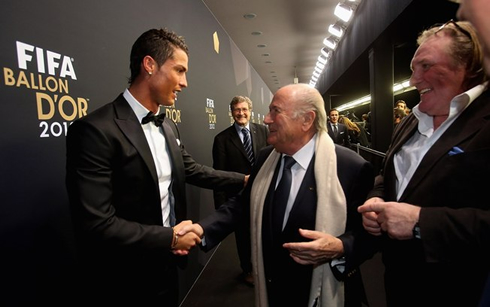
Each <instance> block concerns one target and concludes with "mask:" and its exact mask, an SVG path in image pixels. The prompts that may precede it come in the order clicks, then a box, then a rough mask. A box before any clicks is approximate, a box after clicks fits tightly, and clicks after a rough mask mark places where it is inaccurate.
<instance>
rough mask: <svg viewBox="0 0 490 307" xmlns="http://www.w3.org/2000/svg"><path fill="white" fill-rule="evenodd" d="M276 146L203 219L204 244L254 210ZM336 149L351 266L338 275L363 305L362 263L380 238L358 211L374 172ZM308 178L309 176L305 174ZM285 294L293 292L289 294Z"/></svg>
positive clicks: (349, 295) (349, 299) (350, 301)
mask: <svg viewBox="0 0 490 307" xmlns="http://www.w3.org/2000/svg"><path fill="white" fill-rule="evenodd" d="M272 150H273V148H272V146H268V147H266V148H264V149H263V150H262V151H261V152H260V153H259V156H258V158H257V160H256V163H255V165H254V167H253V169H252V174H251V176H250V178H249V181H248V184H247V187H246V188H245V189H244V190H243V191H242V192H241V193H240V195H239V196H237V197H234V198H231V199H229V200H228V201H227V202H226V203H225V204H224V205H222V206H221V207H220V208H219V209H218V210H217V211H215V212H214V213H213V214H211V215H210V216H208V217H206V218H205V219H203V220H201V221H200V222H199V224H200V225H201V226H202V227H203V229H204V233H205V238H206V246H204V247H203V248H204V249H205V250H209V249H211V248H213V247H214V246H216V245H217V244H218V243H219V242H221V241H222V240H223V239H224V238H225V237H226V236H227V235H228V234H229V233H231V232H232V231H233V230H234V228H235V226H236V225H237V224H238V221H239V220H240V216H241V215H242V214H245V215H247V216H248V215H249V214H250V207H249V206H250V192H251V188H252V186H253V182H254V180H255V177H256V175H257V173H258V171H259V170H260V167H261V166H262V164H263V163H264V162H265V159H266V158H267V157H268V156H269V154H270V152H271V151H272ZM335 150H336V154H337V174H338V176H339V181H340V183H341V185H342V188H343V190H344V193H345V196H346V200H347V225H346V232H345V233H344V234H343V235H341V236H340V237H339V238H340V239H341V240H342V242H343V244H344V250H345V253H346V254H345V255H346V257H347V267H346V271H345V273H344V275H342V276H340V275H337V277H338V278H341V279H343V280H345V282H346V306H360V304H361V301H362V300H365V295H364V288H363V284H362V279H361V276H360V272H359V270H358V265H359V264H360V263H361V262H362V261H363V260H365V259H366V258H367V257H369V256H372V253H371V251H372V249H373V248H372V245H373V244H374V243H373V242H375V240H376V239H373V236H368V235H367V233H366V232H365V231H364V229H363V228H362V222H361V215H360V214H359V213H358V212H357V207H358V206H360V205H361V204H362V203H363V202H364V201H365V199H366V195H367V193H368V191H369V190H370V189H371V187H372V185H373V181H374V174H373V169H372V166H371V164H370V163H368V162H367V161H365V160H364V159H363V158H362V157H360V156H359V155H358V154H357V153H355V152H354V151H352V150H349V149H347V148H344V147H341V146H338V145H337V146H336V147H335ZM274 177H275V176H274ZM304 180H309V179H308V178H307V177H305V179H304ZM273 182H274V181H273ZM313 182H314V180H313ZM307 190H308V191H309V185H302V186H301V188H300V191H299V192H298V197H297V199H296V202H295V205H294V206H293V208H292V211H291V212H292V213H291V214H294V211H295V210H299V208H300V207H301V206H302V205H303V204H302V202H303V201H307V200H309V199H310V198H309V197H300V195H304V194H305V193H308V192H307ZM299 212H301V210H299ZM290 219H291V221H292V222H291V223H290V222H289V221H288V224H289V225H293V224H294V219H295V218H294V217H293V216H291V215H290ZM358 239H359V240H358ZM368 251H369V255H368V256H366V255H362V256H361V252H363V253H368ZM287 257H289V256H287ZM298 265H299V264H298ZM285 269H286V268H285ZM284 297H285V298H288V297H290V296H288V295H285V296H284Z"/></svg>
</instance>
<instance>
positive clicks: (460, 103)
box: [412, 83, 486, 137]
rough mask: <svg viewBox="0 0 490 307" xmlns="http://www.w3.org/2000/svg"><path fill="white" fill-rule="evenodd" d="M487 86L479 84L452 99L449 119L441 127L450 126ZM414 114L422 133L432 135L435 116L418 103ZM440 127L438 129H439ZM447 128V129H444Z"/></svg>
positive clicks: (413, 110) (414, 108)
mask: <svg viewBox="0 0 490 307" xmlns="http://www.w3.org/2000/svg"><path fill="white" fill-rule="evenodd" d="M485 88H486V83H484V84H479V85H477V86H475V87H473V88H471V89H469V90H467V91H466V92H464V93H461V94H459V95H457V96H456V97H454V98H453V99H452V100H451V103H450V105H449V115H448V117H447V119H446V120H445V121H444V122H443V123H442V125H441V126H440V127H439V129H441V128H443V127H446V128H447V127H449V126H450V125H451V124H452V123H453V122H454V120H455V119H456V118H457V117H458V116H459V115H460V114H461V113H462V112H463V111H464V110H465V109H466V108H467V107H468V106H469V105H470V104H471V103H472V102H473V101H474V100H475V99H476V98H478V96H480V95H481V93H483V91H484V90H485ZM412 112H413V114H414V115H415V117H416V118H417V119H418V120H419V125H418V130H419V132H420V133H421V134H423V135H425V136H427V137H430V136H431V135H432V134H433V133H434V122H433V117H432V116H430V115H427V114H425V113H423V112H421V111H420V110H419V105H418V104H417V105H416V106H415V107H413V109H412ZM439 129H438V130H439ZM444 130H445V129H444Z"/></svg>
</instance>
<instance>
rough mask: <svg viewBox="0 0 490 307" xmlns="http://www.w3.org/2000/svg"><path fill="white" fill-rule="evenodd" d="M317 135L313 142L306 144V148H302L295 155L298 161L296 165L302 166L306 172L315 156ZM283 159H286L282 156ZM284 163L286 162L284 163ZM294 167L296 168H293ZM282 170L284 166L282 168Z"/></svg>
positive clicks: (312, 139)
mask: <svg viewBox="0 0 490 307" xmlns="http://www.w3.org/2000/svg"><path fill="white" fill-rule="evenodd" d="M316 138H317V134H315V135H314V136H313V137H312V138H311V140H310V141H309V142H308V143H306V145H305V146H303V147H301V149H300V150H298V151H297V152H296V153H295V154H294V155H293V158H294V160H296V163H297V164H298V165H300V166H301V168H302V169H304V170H306V169H307V168H308V165H309V164H310V161H311V158H313V155H314V154H315V145H316ZM281 157H284V154H282V156H281ZM283 163H284V162H283ZM293 167H294V166H293ZM281 168H282V166H281Z"/></svg>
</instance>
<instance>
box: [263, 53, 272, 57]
mask: <svg viewBox="0 0 490 307" xmlns="http://www.w3.org/2000/svg"><path fill="white" fill-rule="evenodd" d="M270 55H271V54H270V53H262V56H270Z"/></svg>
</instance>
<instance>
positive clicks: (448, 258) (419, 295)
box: [369, 91, 490, 306]
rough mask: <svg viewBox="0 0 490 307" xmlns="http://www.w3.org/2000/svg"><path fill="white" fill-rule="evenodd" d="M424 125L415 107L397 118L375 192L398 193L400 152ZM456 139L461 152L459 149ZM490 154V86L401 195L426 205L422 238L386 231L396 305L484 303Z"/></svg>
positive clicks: (391, 196) (389, 284) (489, 251)
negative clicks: (393, 236)
mask: <svg viewBox="0 0 490 307" xmlns="http://www.w3.org/2000/svg"><path fill="white" fill-rule="evenodd" d="M417 126H418V120H417V119H416V117H415V116H414V115H413V114H412V115H409V116H408V117H406V118H405V119H404V120H403V121H402V122H401V123H400V124H399V125H398V126H397V128H396V130H395V131H394V134H393V140H392V145H391V146H390V148H389V150H388V151H387V153H386V158H385V161H384V164H383V171H382V172H381V175H380V176H378V177H377V178H376V183H375V189H374V190H373V191H372V192H371V193H370V195H369V196H370V197H373V196H378V197H382V198H384V199H385V200H386V201H395V200H396V188H395V185H396V175H395V170H394V164H393V158H394V155H395V154H396V153H397V152H398V151H399V150H400V148H401V147H402V145H403V144H405V143H406V142H407V140H408V139H409V138H410V137H411V136H412V135H413V134H414V133H416V131H417ZM456 147H457V148H459V149H461V153H458V154H452V153H453V152H454V151H455V150H454V149H455V148H456ZM489 161H490V93H489V91H486V92H484V93H483V94H482V95H481V96H480V97H478V98H477V99H476V100H475V101H473V102H472V104H471V105H470V106H468V107H467V109H466V110H465V111H464V112H463V113H462V114H460V116H459V117H458V118H457V119H456V120H455V121H454V123H453V124H452V125H451V126H450V127H449V128H448V129H447V130H446V131H445V133H444V134H443V135H442V136H441V137H440V138H439V140H438V141H437V142H436V143H434V145H433V146H432V147H431V148H430V149H429V151H428V152H427V153H426V154H425V156H424V157H423V159H422V161H421V162H420V165H419V167H418V168H417V170H416V171H415V173H414V174H413V177H412V179H411V180H410V182H409V183H408V185H407V187H406V189H405V191H404V193H403V195H402V196H401V198H400V200H399V201H400V202H406V203H410V204H414V205H417V206H421V207H422V210H421V212H420V220H419V223H420V228H421V236H422V240H404V241H398V240H391V239H389V238H385V242H384V246H383V261H384V263H385V266H386V281H385V282H386V292H387V298H388V303H390V305H392V306H409V305H410V304H417V305H420V304H423V305H426V306H435V305H438V306H463V305H464V306H476V304H477V302H478V299H479V298H480V294H481V290H482V288H483V285H484V283H485V279H486V277H487V272H488V270H489V261H488V259H489V256H490V245H489V244H488V242H490V211H489V210H490V203H489V201H488V193H487V191H488V187H489V181H488V174H489V173H490V162H489ZM469 263H471V265H468V264H469ZM407 293H410V295H407ZM421 302H423V303H421ZM412 306H414V305H412Z"/></svg>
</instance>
